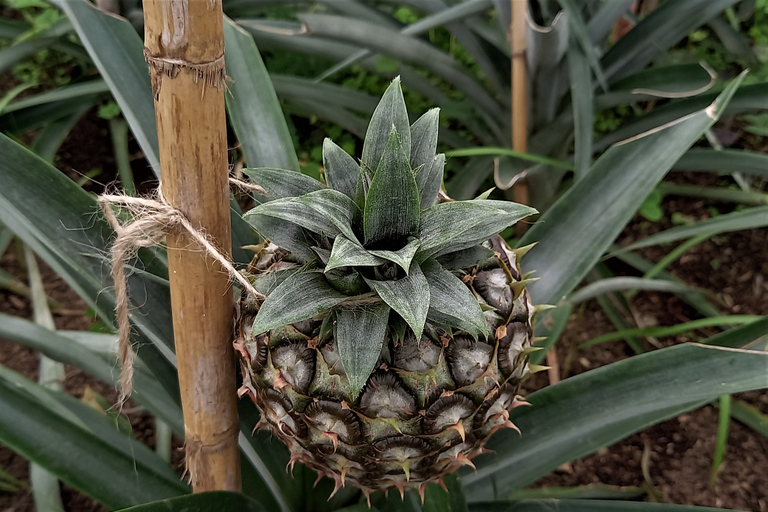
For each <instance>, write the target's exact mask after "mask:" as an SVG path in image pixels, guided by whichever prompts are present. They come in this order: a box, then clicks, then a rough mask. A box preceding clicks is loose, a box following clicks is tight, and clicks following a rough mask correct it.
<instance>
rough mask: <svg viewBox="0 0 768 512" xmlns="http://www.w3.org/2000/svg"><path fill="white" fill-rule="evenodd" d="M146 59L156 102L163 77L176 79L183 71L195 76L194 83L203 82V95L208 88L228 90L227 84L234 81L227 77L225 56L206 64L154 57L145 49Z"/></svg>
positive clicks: (222, 55)
mask: <svg viewBox="0 0 768 512" xmlns="http://www.w3.org/2000/svg"><path fill="white" fill-rule="evenodd" d="M144 59H145V60H146V61H147V64H149V67H150V70H151V72H152V73H151V75H152V94H153V95H154V97H155V100H157V99H158V97H159V96H160V86H161V85H162V82H163V76H167V77H168V78H176V77H177V76H179V73H180V72H181V70H182V69H184V70H187V71H188V72H191V73H193V74H194V81H195V83H198V82H200V81H202V82H203V93H204V92H205V89H206V88H207V87H215V88H216V89H217V90H221V89H222V88H227V82H231V81H232V79H231V78H230V77H228V76H227V72H226V70H225V67H224V54H223V53H222V54H221V55H220V56H218V57H216V58H215V59H213V60H211V61H206V62H190V61H187V60H184V59H171V58H168V57H161V56H157V55H152V54H151V52H150V50H149V49H148V48H144Z"/></svg>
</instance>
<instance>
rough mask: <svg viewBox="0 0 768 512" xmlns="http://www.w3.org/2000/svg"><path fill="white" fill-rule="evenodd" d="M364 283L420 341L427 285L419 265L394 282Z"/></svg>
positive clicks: (427, 305) (425, 306)
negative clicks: (404, 322)
mask: <svg viewBox="0 0 768 512" xmlns="http://www.w3.org/2000/svg"><path fill="white" fill-rule="evenodd" d="M365 282H366V283H368V286H370V287H371V289H372V290H373V291H375V292H376V293H377V294H378V295H379V297H381V299H382V300H383V301H384V302H386V303H387V304H388V305H389V307H391V308H392V309H394V310H395V311H396V312H397V313H398V314H399V315H400V316H401V317H403V320H405V321H406V323H407V324H408V325H409V326H410V327H411V329H413V333H414V334H415V335H416V340H417V341H418V340H421V333H422V332H423V330H424V323H425V322H426V321H427V311H428V310H429V299H430V293H429V283H428V282H427V278H426V277H424V273H423V272H422V271H421V267H419V265H416V264H414V265H412V266H411V271H410V272H409V273H408V275H407V276H405V277H403V278H401V279H398V280H396V281H376V280H373V279H366V280H365Z"/></svg>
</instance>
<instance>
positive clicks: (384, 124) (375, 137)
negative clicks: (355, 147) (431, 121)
mask: <svg viewBox="0 0 768 512" xmlns="http://www.w3.org/2000/svg"><path fill="white" fill-rule="evenodd" d="M393 127H394V129H395V130H396V131H397V134H398V135H399V137H400V145H401V146H402V151H405V153H406V154H408V155H410V154H411V127H410V122H409V121H408V111H407V110H406V108H405V100H404V99H403V90H402V88H401V87H400V78H399V77H398V78H395V79H394V80H393V81H392V83H391V84H390V85H389V87H388V88H387V90H386V91H385V92H384V95H383V96H382V97H381V100H380V101H379V104H378V105H377V106H376V110H374V111H373V115H372V116H371V122H370V124H369V125H368V131H367V132H366V133H365V140H364V141H363V157H362V163H363V165H364V166H366V167H367V170H368V172H369V173H370V174H371V175H372V174H373V172H374V171H376V169H378V168H379V165H380V164H379V162H380V161H381V159H382V157H383V155H384V152H385V151H386V148H387V146H388V145H389V139H390V137H391V135H392V128H393Z"/></svg>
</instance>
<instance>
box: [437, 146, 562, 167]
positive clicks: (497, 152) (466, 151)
mask: <svg viewBox="0 0 768 512" xmlns="http://www.w3.org/2000/svg"><path fill="white" fill-rule="evenodd" d="M445 156H446V157H452V156H511V157H514V158H519V159H521V160H526V161H528V162H534V163H537V164H543V165H549V166H552V167H557V168H558V169H565V170H567V171H573V170H574V167H573V164H570V163H568V162H563V161H562V160H555V159H554V158H548V157H546V156H541V155H534V154H532V153H522V152H520V151H515V150H513V149H509V148H502V147H478V148H458V149H452V150H450V151H446V152H445Z"/></svg>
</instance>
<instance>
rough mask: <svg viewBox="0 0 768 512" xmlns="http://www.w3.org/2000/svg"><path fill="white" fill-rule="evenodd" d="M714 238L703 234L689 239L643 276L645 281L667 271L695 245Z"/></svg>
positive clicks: (708, 234) (710, 234)
mask: <svg viewBox="0 0 768 512" xmlns="http://www.w3.org/2000/svg"><path fill="white" fill-rule="evenodd" d="M711 236H712V233H703V234H701V235H697V236H694V237H691V238H689V239H688V240H686V241H685V242H683V243H681V244H680V245H678V246H677V247H675V248H674V249H672V251H670V252H669V254H667V255H666V256H664V257H663V258H662V259H660V260H659V262H658V263H657V264H655V265H654V266H653V267H652V268H651V269H650V270H649V271H648V272H646V273H645V274H644V275H643V279H653V278H654V277H656V276H657V275H659V273H660V272H661V271H662V270H664V269H666V268H667V267H668V266H669V265H670V264H671V263H672V262H673V261H675V260H677V259H678V258H679V257H680V256H682V255H683V253H684V252H685V251H687V250H688V249H690V248H691V247H693V246H694V245H698V244H700V243H701V242H703V241H704V240H707V239H709V238H710V237H711Z"/></svg>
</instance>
